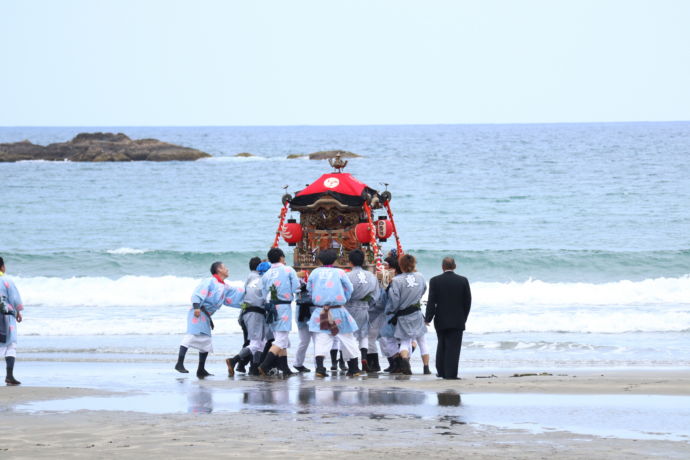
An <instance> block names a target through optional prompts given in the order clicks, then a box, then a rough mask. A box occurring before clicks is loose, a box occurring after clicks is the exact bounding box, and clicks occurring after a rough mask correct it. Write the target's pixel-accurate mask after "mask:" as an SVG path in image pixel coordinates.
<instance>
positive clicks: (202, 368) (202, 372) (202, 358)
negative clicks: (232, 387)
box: [196, 351, 213, 379]
mask: <svg viewBox="0 0 690 460" xmlns="http://www.w3.org/2000/svg"><path fill="white" fill-rule="evenodd" d="M206 358H208V352H207V351H206V352H203V353H202V352H199V367H197V368H196V376H197V377H199V378H200V379H205V378H206V377H209V376H211V375H213V374H211V373H210V372H208V371H207V370H206Z"/></svg>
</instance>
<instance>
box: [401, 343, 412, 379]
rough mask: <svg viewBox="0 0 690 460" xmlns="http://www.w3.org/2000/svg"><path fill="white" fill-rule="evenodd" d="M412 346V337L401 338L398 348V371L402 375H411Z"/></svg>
mask: <svg viewBox="0 0 690 460" xmlns="http://www.w3.org/2000/svg"><path fill="white" fill-rule="evenodd" d="M411 347H412V339H401V340H400V349H399V351H398V353H399V354H400V372H401V373H402V374H404V375H412V368H411V367H410V349H411Z"/></svg>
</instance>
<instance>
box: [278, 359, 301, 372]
mask: <svg viewBox="0 0 690 460" xmlns="http://www.w3.org/2000/svg"><path fill="white" fill-rule="evenodd" d="M278 369H279V370H280V371H281V372H282V373H283V376H284V377H291V376H293V375H297V372H292V369H290V365H289V364H288V360H287V356H279V357H278Z"/></svg>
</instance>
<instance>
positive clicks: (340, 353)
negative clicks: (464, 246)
mask: <svg viewBox="0 0 690 460" xmlns="http://www.w3.org/2000/svg"><path fill="white" fill-rule="evenodd" d="M337 257H338V254H337V252H336V251H335V250H334V249H327V250H322V251H320V252H319V254H318V260H319V262H320V266H319V267H317V268H315V269H314V270H313V271H312V272H311V273H310V274H308V276H307V274H305V273H303V272H300V273H297V272H295V270H294V269H293V268H292V267H290V266H288V265H286V263H285V254H284V253H283V251H282V250H281V249H280V248H272V249H271V250H269V251H268V254H267V258H268V260H267V261H262V260H261V259H260V258H259V257H254V258H252V259H251V260H250V261H249V268H250V275H249V276H248V278H247V280H246V282H245V284H244V287H232V286H230V285H228V284H226V283H225V279H226V278H227V277H228V269H227V267H226V266H225V265H224V264H223V263H222V262H214V263H213V264H212V265H211V275H212V276H211V277H210V278H207V279H205V280H203V281H202V282H201V283H200V284H199V285H198V286H197V288H196V289H195V291H194V294H193V295H192V308H191V309H190V310H189V312H188V315H187V334H186V335H185V336H184V338H183V340H182V343H181V344H180V349H179V355H178V361H177V363H176V365H175V369H176V370H177V371H178V372H182V373H187V372H188V371H187V369H186V368H185V367H184V359H185V356H186V354H187V351H188V349H189V348H190V347H191V348H195V349H197V350H198V351H199V364H198V368H197V371H196V375H197V377H199V378H204V377H206V376H208V375H210V373H209V372H208V371H207V370H206V368H205V363H206V358H207V356H208V353H209V352H211V351H212V340H211V331H212V329H213V321H212V319H211V317H212V316H213V314H214V313H215V312H216V311H217V310H218V309H219V308H220V307H222V306H223V305H227V306H231V307H239V308H241V309H242V312H241V314H240V317H239V322H240V325H241V326H242V330H243V332H244V339H245V340H244V344H243V347H242V349H241V350H240V351H239V353H237V354H236V355H235V356H232V357H230V358H227V359H226V360H225V361H226V364H227V367H228V375H229V376H230V377H232V376H234V375H235V373H236V372H242V373H246V372H248V373H249V374H250V375H255V376H266V375H281V376H284V377H288V376H291V375H295V374H296V373H297V372H299V373H306V372H311V370H310V369H309V368H307V367H306V366H305V358H306V354H307V350H308V348H309V345H310V344H313V346H314V364H315V367H316V368H315V374H316V376H317V377H326V376H328V375H329V370H328V369H327V368H326V362H325V359H326V357H330V361H331V366H330V370H331V371H335V370H338V369H341V370H345V371H346V374H347V375H348V376H351V377H356V376H358V375H360V374H361V373H362V372H367V373H371V372H379V371H383V372H389V373H391V374H404V375H411V374H412V369H411V366H410V355H411V354H412V353H413V352H414V350H415V349H416V348H419V351H420V353H421V355H422V362H423V365H424V371H423V372H424V374H431V370H430V368H429V350H428V347H427V343H426V332H427V326H428V325H429V324H430V322H431V321H434V327H435V329H436V333H437V337H438V346H437V353H436V375H437V376H438V377H441V378H446V379H455V378H457V372H458V361H459V356H460V347H461V345H462V334H463V331H464V329H465V322H466V321H467V316H468V315H469V311H470V307H471V303H472V298H471V293H470V287H469V283H468V282H467V279H466V278H465V277H462V276H459V275H457V274H455V273H454V270H455V268H456V266H455V261H454V260H453V259H452V258H451V257H446V258H445V259H444V260H443V261H442V269H443V272H444V273H443V274H442V275H439V276H436V277H434V278H432V279H431V281H430V284H429V286H430V291H429V296H428V300H427V306H426V312H425V313H423V312H422V297H423V295H424V294H425V292H426V290H427V284H426V281H425V279H424V277H423V276H422V275H421V274H420V273H419V272H417V271H416V260H415V258H414V256H412V255H410V254H404V255H402V256H400V257H397V254H396V253H395V251H391V253H389V255H388V256H387V257H386V258H385V260H384V270H382V271H378V272H377V274H376V275H374V273H372V272H370V271H368V270H366V269H365V268H364V263H365V256H364V253H363V252H362V251H361V250H359V249H356V250H353V251H351V252H350V253H349V254H348V258H349V262H350V266H351V269H350V270H348V271H345V270H343V269H340V268H337V267H335V266H334V263H335V262H336V260H337ZM293 301H294V302H295V304H296V308H295V315H294V316H296V318H295V320H296V321H295V322H296V326H297V332H298V336H299V343H298V345H297V350H296V356H295V359H294V361H293V366H294V368H295V370H296V371H297V372H295V371H293V370H292V369H291V368H290V365H289V364H288V349H289V348H290V346H291V344H290V339H289V334H290V332H291V331H292V325H293V308H292V304H293ZM379 349H380V351H381V353H380V354H382V355H383V356H384V357H385V358H387V360H388V364H389V365H388V367H387V368H386V369H381V366H380V363H379V355H380V354H379V352H378V351H379ZM360 364H361V367H360ZM247 365H249V370H248V371H247V368H246V366H247Z"/></svg>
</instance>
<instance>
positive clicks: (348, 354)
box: [338, 332, 361, 377]
mask: <svg viewBox="0 0 690 460" xmlns="http://www.w3.org/2000/svg"><path fill="white" fill-rule="evenodd" d="M338 337H339V338H340V348H341V350H340V351H341V352H342V353H343V356H344V357H345V360H346V361H347V367H348V369H347V375H348V376H350V377H356V376H358V375H360V373H361V371H360V370H359V366H358V364H357V354H358V352H359V350H358V349H357V339H355V336H354V335H353V334H352V333H351V332H349V333H340V334H338Z"/></svg>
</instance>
